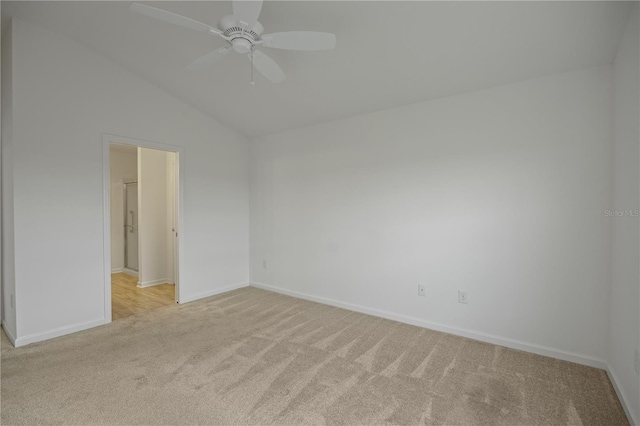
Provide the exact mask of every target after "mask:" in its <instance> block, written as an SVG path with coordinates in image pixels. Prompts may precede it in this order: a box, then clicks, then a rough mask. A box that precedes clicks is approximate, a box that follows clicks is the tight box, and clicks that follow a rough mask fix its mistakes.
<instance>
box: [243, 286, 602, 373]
mask: <svg viewBox="0 0 640 426" xmlns="http://www.w3.org/2000/svg"><path fill="white" fill-rule="evenodd" d="M251 285H252V286H253V287H257V288H261V289H264V290H269V291H273V292H276V293H281V294H286V295H288V296H293V297H297V298H300V299H305V300H310V301H312V302H318V303H322V304H325V305H330V306H336V307H338V308H343V309H348V310H350V311H356V312H360V313H363V314H368V315H373V316H376V317H380V318H386V319H390V320H393V321H398V322H402V323H405V324H411V325H415V326H418V327H423V328H428V329H431V330H436V331H441V332H443V333H449V334H455V335H456V336H462V337H468V338H469V339H474V340H479V341H481V342H486V343H492V344H494V345H499V346H505V347H507V348H512V349H517V350H520V351H525V352H531V353H534V354H538V355H544V356H548V357H551V358H557V359H561V360H564V361H570V362H575V363H577V364H582V365H588V366H590V367H596V368H600V369H603V370H606V368H607V363H606V361H604V360H601V359H598V358H592V357H589V356H586V355H581V354H576V353H573V352H567V351H563V350H560V349H554V348H549V347H546V346H541V345H536V344H533V343H527V342H521V341H518V340H513V339H508V338H505V337H500V336H495V335H493V334H488V333H482V332H479V331H475V330H468V329H464V328H458V327H451V326H448V325H444V324H440V323H436V322H431V321H425V320H422V319H419V318H415V317H410V316H407V315H402V314H396V313H394V312H389V311H383V310H380V309H374V308H368V307H366V306H361V305H356V304H353V303H346V302H340V301H338V300H334V299H329V298H326V297H320V296H314V295H311V294H307V293H301V292H298V291H291V290H287V289H283V288H280V287H275V286H272V285H268V284H262V283H259V282H252V283H251Z"/></svg>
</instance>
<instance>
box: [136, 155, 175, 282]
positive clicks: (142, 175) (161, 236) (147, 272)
mask: <svg viewBox="0 0 640 426" xmlns="http://www.w3.org/2000/svg"><path fill="white" fill-rule="evenodd" d="M138 164H139V167H138V206H139V209H138V214H139V216H140V220H139V222H138V229H139V231H140V233H139V240H138V244H139V246H138V247H139V252H140V265H139V266H140V269H139V281H138V285H140V286H143V287H145V286H148V285H153V284H160V283H166V282H168V281H169V280H168V278H167V272H168V271H167V260H168V259H167V252H168V249H167V245H168V240H167V230H168V228H169V226H168V221H167V202H168V200H167V195H168V191H167V178H168V176H167V152H165V151H158V150H156V149H147V148H138Z"/></svg>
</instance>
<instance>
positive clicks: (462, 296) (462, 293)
mask: <svg viewBox="0 0 640 426" xmlns="http://www.w3.org/2000/svg"><path fill="white" fill-rule="evenodd" d="M468 301H469V299H468V298H467V291H466V290H458V303H468Z"/></svg>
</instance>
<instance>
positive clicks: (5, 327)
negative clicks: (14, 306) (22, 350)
mask: <svg viewBox="0 0 640 426" xmlns="http://www.w3.org/2000/svg"><path fill="white" fill-rule="evenodd" d="M2 329H3V330H4V334H6V335H7V337H8V338H9V341H10V342H11V344H12V345H13V346H16V337H15V336H14V335H13V333H11V331H9V327H7V326H6V324H5V323H4V321H2Z"/></svg>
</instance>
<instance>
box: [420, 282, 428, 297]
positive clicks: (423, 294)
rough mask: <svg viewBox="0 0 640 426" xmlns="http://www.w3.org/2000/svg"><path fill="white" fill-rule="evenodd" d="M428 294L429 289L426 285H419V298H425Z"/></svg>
mask: <svg viewBox="0 0 640 426" xmlns="http://www.w3.org/2000/svg"><path fill="white" fill-rule="evenodd" d="M426 294H427V288H426V286H425V285H424V284H418V296H425V295H426Z"/></svg>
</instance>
